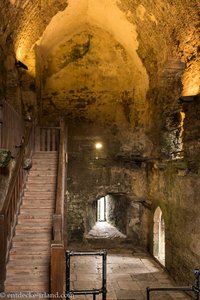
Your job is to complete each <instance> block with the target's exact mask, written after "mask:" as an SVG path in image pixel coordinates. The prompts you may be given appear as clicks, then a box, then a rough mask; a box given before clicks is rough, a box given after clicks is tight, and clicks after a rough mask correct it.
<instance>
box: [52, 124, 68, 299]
mask: <svg viewBox="0 0 200 300" xmlns="http://www.w3.org/2000/svg"><path fill="white" fill-rule="evenodd" d="M65 135H66V128H65V122H64V120H61V121H60V142H59V157H58V175H57V191H56V203H55V212H54V215H53V239H52V244H51V294H53V295H62V294H63V292H64V278H65V272H64V270H65V263H64V261H65V246H64V205H65V191H66V186H65V177H66V151H67V150H66V142H65V141H66V136H65ZM53 299H54V298H53ZM55 299H56V296H55Z"/></svg>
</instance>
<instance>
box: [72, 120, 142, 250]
mask: <svg viewBox="0 0 200 300" xmlns="http://www.w3.org/2000/svg"><path fill="white" fill-rule="evenodd" d="M77 128H79V130H78V129H77ZM113 140H114V139H113V135H112V133H111V132H110V131H109V128H102V127H98V126H94V125H93V126H92V125H91V124H84V125H83V124H82V126H81V124H80V123H79V126H78V123H77V124H76V125H75V124H74V127H73V126H72V125H71V126H69V143H68V144H69V165H68V214H67V217H68V237H69V241H79V242H80V241H82V240H84V234H87V233H88V231H89V230H90V229H91V227H92V226H93V225H94V222H95V221H96V216H97V211H96V209H97V207H96V205H95V204H96V201H97V200H98V199H99V198H101V197H102V196H106V195H110V198H112V202H113V205H112V207H110V214H109V221H110V222H111V223H112V224H113V225H115V226H116V227H117V228H118V229H119V230H121V231H122V232H123V233H125V234H127V235H128V237H129V238H130V239H132V241H133V244H136V245H139V244H141V245H142V244H145V245H146V243H147V239H146V230H147V228H144V227H145V226H143V225H142V224H141V220H142V216H143V208H142V203H143V201H145V192H146V182H145V168H144V166H143V164H142V163H141V162H136V161H134V160H132V162H129V161H127V160H125V161H124V162H123V161H122V160H118V158H116V157H115V156H114V155H113V153H115V152H117V145H115V144H112V141H113ZM96 141H102V142H103V149H102V150H101V151H102V153H101V152H99V153H97V150H95V149H94V144H95V142H96Z"/></svg>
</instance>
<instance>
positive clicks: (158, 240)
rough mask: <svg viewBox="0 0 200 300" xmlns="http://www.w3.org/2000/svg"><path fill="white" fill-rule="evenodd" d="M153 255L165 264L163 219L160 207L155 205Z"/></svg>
mask: <svg viewBox="0 0 200 300" xmlns="http://www.w3.org/2000/svg"><path fill="white" fill-rule="evenodd" d="M153 255H154V257H155V258H156V259H158V260H159V262H160V263H161V264H162V265H165V221H164V218H163V213H162V210H161V209H160V207H157V208H156V210H155V213H154V226H153Z"/></svg>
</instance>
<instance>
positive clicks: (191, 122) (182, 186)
mask: <svg viewBox="0 0 200 300" xmlns="http://www.w3.org/2000/svg"><path fill="white" fill-rule="evenodd" d="M183 108H184V112H185V122H184V132H183V137H184V138H183V141H184V156H183V158H182V159H179V160H174V161H168V162H167V161H162V162H158V161H157V162H156V161H155V162H153V163H151V164H148V173H147V174H148V177H147V178H148V182H147V186H148V192H147V194H148V200H149V201H151V202H152V210H151V211H149V212H148V215H149V222H150V226H151V233H150V236H149V242H150V248H151V252H152V253H153V214H154V211H155V209H156V208H157V207H158V206H160V207H161V209H162V212H163V216H164V221H165V225H166V232H165V236H166V267H167V269H168V270H169V271H170V273H171V274H172V275H173V276H174V277H175V278H176V280H177V282H179V283H180V282H184V283H185V284H191V282H192V280H193V270H194V268H195V267H196V266H197V265H198V263H199V261H200V252H199V244H200V230H199V228H200V223H199V215H198V212H199V209H200V206H199V188H200V180H199V172H200V164H199V154H200V152H199V151H200V148H199V141H198V136H199V112H198V109H199V96H197V97H194V99H193V101H192V102H187V103H186V102H185V103H184V104H183ZM180 278H181V280H180Z"/></svg>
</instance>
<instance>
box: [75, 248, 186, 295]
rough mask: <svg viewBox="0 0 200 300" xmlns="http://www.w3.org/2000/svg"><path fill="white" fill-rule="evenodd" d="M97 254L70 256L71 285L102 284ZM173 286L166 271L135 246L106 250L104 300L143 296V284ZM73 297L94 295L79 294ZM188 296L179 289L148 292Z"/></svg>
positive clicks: (77, 287) (82, 286)
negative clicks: (105, 293) (105, 289)
mask: <svg viewBox="0 0 200 300" xmlns="http://www.w3.org/2000/svg"><path fill="white" fill-rule="evenodd" d="M101 262H102V258H101V257H100V256H95V257H91V256H90V257H89V256H81V257H80V256H75V257H71V287H70V288H71V289H93V288H97V289H98V288H100V287H101V265H102V264H101ZM147 286H149V287H171V286H176V284H175V283H174V282H173V280H172V279H171V278H170V276H169V274H168V273H167V272H166V271H164V269H163V268H162V267H161V266H160V265H159V264H158V263H157V262H155V260H154V259H153V258H152V257H151V256H150V255H149V254H148V253H144V252H143V251H140V250H139V249H138V250H125V249H118V250H111V249H110V250H109V251H108V255H107V291H108V292H107V300H114V299H118V300H145V299H146V287H147ZM73 299H76V300H82V299H87V300H89V299H93V296H92V295H78V296H74V298H73ZM96 299H98V300H99V299H102V295H98V296H96ZM161 299H162V300H173V299H178V300H187V299H191V298H190V297H188V295H186V294H185V293H182V292H168V293H166V292H165V293H161V292H151V300H161Z"/></svg>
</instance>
